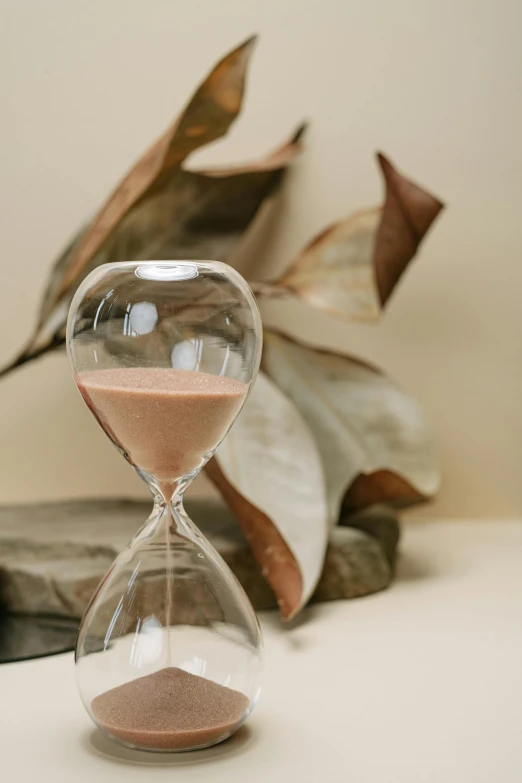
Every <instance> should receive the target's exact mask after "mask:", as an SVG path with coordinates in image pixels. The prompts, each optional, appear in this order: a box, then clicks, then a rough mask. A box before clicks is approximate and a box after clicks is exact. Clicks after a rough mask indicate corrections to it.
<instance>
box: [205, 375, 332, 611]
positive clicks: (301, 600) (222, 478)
mask: <svg viewBox="0 0 522 783" xmlns="http://www.w3.org/2000/svg"><path fill="white" fill-rule="evenodd" d="M206 470H207V472H208V475H209V476H210V478H211V479H212V480H213V481H214V482H215V484H216V486H217V487H218V489H219V490H220V492H221V494H222V495H223V497H224V499H225V500H226V502H227V503H228V504H229V505H230V507H231V508H232V510H233V511H234V513H235V514H236V516H237V518H238V522H239V524H240V525H241V527H242V528H243V530H244V532H245V535H246V536H247V539H248V541H249V543H250V546H251V547H252V551H253V553H254V555H255V557H256V559H257V561H258V562H259V564H260V566H261V568H262V570H263V574H264V575H265V577H266V579H267V581H268V582H269V584H270V585H271V586H272V588H273V590H274V592H275V594H276V596H277V599H278V601H279V605H280V609H281V614H282V616H283V617H284V618H286V619H289V618H290V617H292V616H293V615H295V614H296V613H297V612H298V611H299V609H301V608H302V607H303V606H304V604H305V603H306V602H307V600H308V599H309V597H310V596H311V594H312V593H313V590H314V588H315V585H316V584H317V580H318V579H319V576H320V574H321V570H322V565H323V560H324V553H325V550H326V543H327V536H328V526H327V510H326V500H325V488H324V479H323V474H322V469H321V463H320V458H319V454H318V452H317V448H316V445H315V443H314V439H313V437H312V435H311V433H310V430H309V428H308V427H307V425H306V424H305V422H304V421H303V418H302V417H301V415H300V414H299V412H298V411H297V409H296V408H295V407H294V406H293V404H292V403H291V402H290V401H289V400H288V399H287V398H286V397H285V395H284V394H283V393H282V392H281V391H280V389H278V388H277V386H275V385H274V384H273V383H272V382H271V381H270V380H269V379H268V378H266V377H265V376H264V375H263V374H262V373H260V375H259V376H258V379H257V381H256V383H255V385H254V387H253V389H252V392H251V394H250V396H249V398H248V400H247V402H246V404H245V407H244V408H243V410H242V411H241V414H240V416H239V418H238V420H237V421H236V423H235V424H234V427H233V428H232V430H231V431H230V432H229V434H228V435H227V437H226V438H225V440H224V442H223V443H222V444H221V446H220V447H219V449H218V451H217V453H216V456H215V457H214V460H212V461H211V462H210V463H209V464H208V465H207V468H206Z"/></svg>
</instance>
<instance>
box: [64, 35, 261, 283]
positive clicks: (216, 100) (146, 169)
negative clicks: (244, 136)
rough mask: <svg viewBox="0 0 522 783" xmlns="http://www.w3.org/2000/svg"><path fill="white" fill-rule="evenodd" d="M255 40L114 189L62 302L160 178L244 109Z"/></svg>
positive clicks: (219, 70) (76, 257) (227, 61)
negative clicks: (109, 238) (115, 229)
mask: <svg viewBox="0 0 522 783" xmlns="http://www.w3.org/2000/svg"><path fill="white" fill-rule="evenodd" d="M254 41H255V38H250V39H248V40H247V41H245V43H244V44H242V45H241V46H239V47H238V48H237V49H234V50H233V51H232V52H230V53H229V54H227V55H226V56H225V57H224V58H223V59H222V60H221V61H220V62H219V63H218V64H217V65H216V66H215V67H214V68H213V69H212V71H211V72H210V74H209V75H208V76H207V78H206V79H205V81H204V82H203V83H202V84H201V86H200V87H199V88H198V90H197V91H196V93H195V94H194V96H193V97H192V99H191V100H190V102H189V103H188V105H187V107H186V108H185V110H184V111H183V112H182V114H181V116H180V117H179V118H178V119H177V120H176V122H175V123H174V124H173V125H172V126H171V127H170V128H168V130H167V131H166V132H165V133H164V134H163V136H161V138H160V139H158V141H157V142H156V143H155V144H154V145H153V146H152V147H151V148H150V149H149V150H148V151H147V152H146V153H145V155H144V156H143V157H142V158H141V160H139V161H138V163H137V164H136V165H135V166H134V167H133V168H132V169H131V171H130V172H129V173H128V174H127V176H126V177H125V178H124V179H123V181H122V182H121V183H120V184H119V186H118V187H117V188H116V190H115V191H114V193H113V194H112V195H111V196H110V197H109V199H108V201H107V202H106V203H105V205H104V206H103V207H102V209H101V210H100V212H99V214H98V215H97V217H96V218H95V219H94V221H93V222H92V224H91V225H90V226H89V229H88V230H87V231H86V232H85V234H84V236H83V238H82V240H81V242H80V244H79V246H78V248H77V250H76V252H75V253H74V254H73V257H72V258H71V260H70V263H69V266H68V269H67V271H66V273H65V274H64V275H63V278H62V281H61V286H60V288H59V289H58V291H57V298H59V297H60V296H61V295H62V296H63V295H64V294H65V293H66V292H67V290H68V288H69V286H70V285H71V283H73V282H74V281H75V280H77V279H78V277H79V276H80V275H81V273H82V270H83V268H84V267H85V265H86V264H88V263H89V261H90V259H91V258H92V257H93V256H94V255H95V254H96V253H97V252H98V251H99V250H100V248H101V246H102V245H103V243H104V242H105V241H106V240H107V238H108V237H109V235H110V234H111V232H112V231H113V229H114V228H115V226H116V225H117V224H118V223H119V221H120V220H121V218H122V217H123V215H124V214H125V213H126V212H128V211H129V209H130V208H131V207H132V206H133V205H134V204H136V203H137V202H138V201H139V199H141V198H143V197H144V196H145V194H146V192H147V191H148V189H149V188H150V187H151V186H153V184H154V183H155V182H156V181H157V179H158V177H160V175H162V174H166V173H167V172H168V171H170V170H171V169H175V168H178V167H179V166H180V164H181V163H182V162H183V161H184V160H185V158H186V157H187V155H189V154H190V153H191V152H193V151H194V150H195V149H197V148H198V147H202V146H203V145H205V144H209V143H210V142H211V141H215V140H216V139H219V138H220V137H221V136H224V135H225V133H226V132H227V130H228V129H229V127H230V125H231V124H232V122H233V121H234V120H235V118H236V117H237V115H238V114H239V111H240V109H241V104H242V100H243V91H244V85H245V76H246V70H247V66H248V62H249V59H250V54H251V52H252V48H253V44H254Z"/></svg>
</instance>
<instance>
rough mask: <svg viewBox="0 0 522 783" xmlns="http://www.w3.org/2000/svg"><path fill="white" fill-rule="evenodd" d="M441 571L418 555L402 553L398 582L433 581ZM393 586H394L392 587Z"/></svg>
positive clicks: (399, 560) (397, 573) (398, 566)
mask: <svg viewBox="0 0 522 783" xmlns="http://www.w3.org/2000/svg"><path fill="white" fill-rule="evenodd" d="M438 573H440V569H439V568H437V566H436V565H435V564H434V563H433V562H432V561H429V560H428V559H427V558H426V557H422V556H421V555H419V554H418V553H415V554H413V553H409V552H401V553H400V554H399V556H398V558H397V570H396V573H395V581H396V582H420V581H423V580H425V579H432V578H433V577H434V576H437V575H438ZM392 586H393V585H392Z"/></svg>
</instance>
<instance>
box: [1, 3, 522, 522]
mask: <svg viewBox="0 0 522 783" xmlns="http://www.w3.org/2000/svg"><path fill="white" fill-rule="evenodd" d="M521 30H522V4H521V3H520V0H496V1H494V0H491V1H486V0H474V1H473V0H468V1H466V0H439V1H438V2H437V3H428V2H422V0H421V2H419V0H396V2H388V1H387V0H364V2H347V1H346V0H322V1H321V2H310V0H308V1H307V0H301V1H300V2H298V1H297V0H263V2H259V1H257V2H250V1H249V0H220V1H218V0H195V1H194V2H180V0H153V2H145V0H91V1H90V2H84V1H83V0H81V1H80V0H75V2H70V0H45V2H44V0H0V31H1V32H0V36H1V45H0V58H1V62H0V91H1V92H0V94H1V113H2V117H1V127H2V130H1V141H2V143H1V156H2V157H1V172H2V175H1V177H0V194H1V212H0V214H1V241H2V252H1V260H0V264H1V267H0V361H1V362H3V361H4V360H7V359H8V358H10V357H11V355H12V354H14V352H16V350H17V348H18V347H19V346H20V345H21V343H22V342H23V341H24V339H25V338H26V336H27V335H28V334H29V331H30V329H31V327H32V324H33V320H34V315H35V308H36V305H37V303H38V301H39V296H40V293H41V290H42V287H43V285H44V282H45V279H46V274H47V270H48V267H49V264H50V262H51V260H52V259H53V257H54V256H55V254H56V253H57V252H58V251H59V250H60V248H61V246H62V245H63V244H64V242H65V241H66V240H67V238H68V237H69V235H70V234H71V233H72V232H73V231H74V230H75V229H76V228H77V227H78V225H79V224H80V223H81V222H82V221H83V220H84V219H85V218H86V217H87V216H88V215H89V214H90V213H91V212H92V211H93V210H94V209H95V208H96V206H97V205H98V204H99V202H100V201H101V199H102V198H103V197H104V196H105V195H106V193H107V191H108V190H109V189H110V188H111V186H112V185H113V184H114V182H115V181H116V180H117V178H118V177H119V176H120V175H121V174H122V173H123V172H124V171H125V169H126V168H127V166H128V165H129V164H130V163H131V162H132V161H133V160H134V159H135V158H136V157H137V156H138V155H139V154H140V153H141V151H142V150H143V148H144V147H145V146H147V145H148V144H149V142H150V141H151V140H152V139H153V138H154V137H155V136H157V135H158V134H159V132H160V131H162V130H163V128H164V127H165V126H166V124H167V123H168V122H169V121H170V120H171V118H172V117H173V115H174V114H175V113H176V111H177V109H178V108H179V107H180V106H181V104H182V103H183V101H184V100H185V99H186V98H187V97H188V95H189V93H190V91H191V89H192V88H193V87H194V85H195V84H196V82H197V81H198V80H199V79H200V78H201V77H202V76H203V75H204V73H205V72H206V71H207V70H208V68H209V67H210V66H211V65H212V64H213V62H214V61H215V60H216V59H217V58H218V57H219V56H220V55H221V54H223V53H224V52H225V51H226V50H227V49H228V48H230V47H232V46H233V45H234V44H236V43H238V42H240V41H241V40H242V39H243V38H244V37H246V36H247V35H248V34H250V33H251V32H254V31H259V32H260V33H261V41H260V45H259V46H258V50H257V52H256V55H255V59H254V63H253V70H252V73H251V79H250V84H249V91H248V100H247V106H246V112H245V114H244V116H243V117H242V119H241V120H240V122H239V123H238V125H237V126H236V128H235V130H234V133H233V136H232V137H231V138H229V139H227V140H225V141H224V142H223V143H220V144H217V145H215V146H214V147H213V148H209V149H208V150H206V151H205V152H204V153H203V154H202V155H200V156H198V162H199V161H205V163H209V164H210V163H214V162H215V163H221V162H224V161H229V160H240V159H244V158H247V157H249V156H251V155H256V154H260V153H262V152H263V151H265V150H268V149H270V148H271V147H272V146H274V145H275V144H277V143H279V141H280V140H281V139H282V138H284V137H285V136H286V135H287V134H288V132H289V131H290V130H291V129H292V128H293V126H295V124H296V123H297V122H298V121H299V120H300V119H301V118H303V117H307V118H309V119H310V120H311V123H312V124H311V132H310V134H309V136H308V141H307V145H308V149H307V152H306V154H305V156H304V157H303V158H302V159H301V161H300V163H299V165H298V167H297V168H296V170H295V171H294V173H293V175H292V177H291V179H290V180H289V181H288V186H287V188H286V192H285V198H284V202H283V203H282V211H281V217H282V218H284V220H283V219H282V220H281V221H280V222H279V224H278V226H277V231H276V233H275V235H274V237H273V239H272V240H271V242H270V243H269V246H268V247H267V248H266V249H265V252H266V256H267V258H269V259H270V260H271V263H273V264H274V266H277V265H278V264H282V263H283V262H284V261H285V260H289V259H290V258H291V257H292V255H293V254H294V253H295V252H296V251H297V250H298V248H299V247H300V246H301V245H302V244H303V243H304V242H305V241H306V240H307V238H309V237H310V235H311V234H312V233H313V232H316V231H317V230H319V229H320V228H322V227H323V226H324V225H325V223H327V222H329V221H331V220H333V219H335V218H337V217H340V216H343V215H345V214H347V213H349V212H350V211H351V210H353V209H355V208H358V207H360V206H363V205H366V204H371V203H373V202H376V201H377V200H379V198H380V195H381V191H380V182H379V178H378V174H377V171H376V168H375V165H374V163H373V160H372V154H373V152H374V150H375V149H376V148H382V149H384V150H385V151H386V152H387V153H389V155H391V156H392V158H393V159H394V160H395V162H396V163H397V164H398V165H399V166H400V167H401V168H402V169H403V170H404V171H405V172H408V173H410V174H411V175H413V176H414V177H415V178H417V179H418V180H419V181H421V182H422V183H424V184H426V185H428V186H429V187H431V189H433V190H434V191H435V192H436V193H438V194H439V195H440V196H442V197H443V198H445V199H446V200H447V202H448V203H449V209H448V211H447V212H446V213H445V214H444V216H443V218H442V219H441V220H440V222H439V224H438V225H437V226H436V228H435V230H434V231H433V234H432V235H431V236H430V237H429V239H428V241H427V243H426V245H425V247H424V248H423V250H422V252H421V254H420V256H419V258H418V259H417V262H416V263H415V265H414V266H413V267H412V268H411V270H410V273H409V274H408V275H407V278H406V279H405V280H404V284H403V285H402V287H401V288H400V290H399V291H398V294H397V296H396V297H395V298H394V300H393V302H392V303H391V307H390V309H389V312H388V313H387V316H386V318H385V320H384V322H383V323H382V324H380V325H379V326H376V327H361V326H346V325H340V324H339V323H337V322H332V321H329V320H328V319H327V318H325V317H323V316H321V315H319V314H310V311H308V310H305V309H304V308H301V307H299V306H297V305H296V306H293V307H291V308H288V307H286V306H285V307H284V309H283V307H282V306H281V305H278V306H277V307H276V306H275V305H273V306H271V308H270V312H269V313H268V315H269V316H270V318H272V319H273V320H276V321H277V320H278V319H279V321H281V320H286V323H287V325H288V326H289V327H291V328H293V329H295V330H296V331H298V332H299V333H300V334H301V335H302V336H303V337H307V338H309V339H311V340H316V341H320V342H323V343H326V344H331V345H333V346H335V347H337V348H341V349H342V348H345V349H347V350H349V351H350V352H354V353H358V354H360V355H362V356H363V357H366V358H369V359H372V360H373V361H375V362H377V363H379V364H380V365H382V366H383V367H384V368H385V369H386V370H388V371H389V372H390V373H391V374H393V375H394V376H395V377H396V378H397V379H398V380H399V381H400V382H401V383H402V384H403V385H404V386H405V387H407V388H408V389H410V390H411V392H412V393H414V394H416V395H417V396H418V398H419V399H420V401H421V402H422V404H423V406H424V409H425V411H426V414H427V416H428V417H429V419H430V420H431V422H432V426H433V430H434V433H435V438H436V442H437V447H438V452H439V455H440V460H441V464H442V468H443V479H444V484H443V489H442V491H441V493H440V497H439V500H438V501H437V503H435V504H433V505H432V506H430V507H428V508H425V509H424V510H423V511H422V513H423V514H424V515H429V516H441V515H446V516H468V517H469V516H504V517H510V516H515V515H519V514H520V513H521V512H522V490H521V485H522V481H521V466H522V395H521V391H522V389H521V386H522V351H521V346H522V329H521V326H522V324H521V320H522V319H521V314H520V313H521V308H520V304H519V302H520V297H521V293H522V258H521V249H522V220H521V214H522V151H521V144H522V142H521V139H522V104H521V102H520V96H521V94H522V47H521V46H520V31H521ZM144 491H145V490H144V489H143V488H142V486H141V484H140V482H139V480H138V479H137V478H136V477H135V476H134V474H133V473H132V471H131V469H130V468H129V467H128V466H127V465H126V464H125V463H124V461H123V460H122V459H121V457H120V456H119V455H118V454H117V453H116V451H115V450H114V449H113V448H112V447H111V446H110V444H109V442H108V441H107V440H106V438H105V436H104V435H103V434H102V433H101V431H98V429H97V428H96V426H95V425H94V422H93V420H92V419H91V417H90V415H89V414H88V412H87V410H86V408H85V407H84V406H83V403H82V402H81V400H80V399H79V396H78V395H77V393H76V391H75V389H74V387H73V384H72V381H71V380H70V376H69V371H68V366H67V364H66V360H65V357H64V356H54V357H50V358H47V359H45V360H43V361H42V362H40V363H38V364H34V365H33V366H31V367H29V368H27V369H25V370H22V371H20V372H18V373H17V374H15V375H12V376H11V377H10V378H8V379H6V380H4V381H3V382H0V502H18V501H22V500H23V499H24V498H30V499H44V498H46V499H47V498H56V497H65V496H67V497H78V496H89V495H91V496H92V495H140V494H143V493H144Z"/></svg>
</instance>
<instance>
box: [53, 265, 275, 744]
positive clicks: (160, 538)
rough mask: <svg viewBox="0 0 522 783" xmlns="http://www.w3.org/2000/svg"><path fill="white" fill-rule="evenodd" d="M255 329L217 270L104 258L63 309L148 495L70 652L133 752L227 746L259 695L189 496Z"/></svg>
mask: <svg viewBox="0 0 522 783" xmlns="http://www.w3.org/2000/svg"><path fill="white" fill-rule="evenodd" d="M260 335H261V329H260V319H259V313H258V309H257V305H256V303H255V300H254V298H253V295H252V293H251V291H250V289H249V287H248V285H247V284H246V283H245V281H244V280H243V278H242V277H241V276H240V275H239V274H238V273H237V272H235V271H234V270H233V269H231V268H230V267H228V266H226V265H225V264H221V263H217V262H200V261H197V262H195V261H190V262H189V261H175V262H174V261H172V262H165V261H158V262H155V261H145V262H131V263H116V264H106V265H104V266H101V267H98V268H97V269H96V270H94V271H93V272H91V274H90V275H89V276H88V277H87V278H86V279H85V281H84V282H83V283H82V285H81V286H80V288H79V289H78V291H77V293H76V295H75V297H74V300H73V302H72V304H71V309H70V313H69V321H68V325H67V346H68V352H69V359H70V362H71V365H72V369H73V373H74V380H75V381H76V384H77V386H78V389H79V391H80V393H81V395H82V397H83V399H84V400H85V402H86V404H87V405H88V407H89V409H90V410H91V411H92V413H93V414H94V416H95V418H96V419H97V421H98V422H99V424H100V425H101V426H102V428H103V429H104V430H105V432H106V433H107V435H108V436H109V438H110V439H111V440H112V441H113V443H114V444H115V445H116V446H117V448H118V449H119V451H120V452H121V453H122V455H123V456H124V457H125V459H126V460H127V461H128V462H130V464H131V465H132V466H133V467H134V468H135V469H136V471H137V472H138V473H139V475H140V476H141V477H142V478H143V479H144V480H145V481H146V483H147V484H148V486H149V488H150V490H151V492H152V495H153V498H154V507H153V510H152V513H151V515H150V517H149V519H148V520H147V521H146V522H145V524H144V525H143V527H142V528H141V529H140V530H139V531H138V532H137V533H136V535H135V537H134V539H133V540H132V542H131V543H130V545H129V547H128V548H127V549H126V550H125V551H124V552H122V553H121V554H120V556H119V557H118V558H117V559H116V561H115V562H114V564H113V565H112V567H111V568H110V570H109V571H108V573H107V574H106V576H105V577H104V578H103V580H102V582H101V584H100V585H99V587H98V588H97V590H96V593H95V594H94V596H93V598H92V599H91V602H90V604H89V606H88V608H87V610H86V612H85V615H84V617H83V620H82V623H81V627H80V632H79V636H78V643H77V648H76V672H77V681H78V687H79V691H80V695H81V698H82V700H83V703H84V705H85V708H86V710H87V712H88V713H89V715H90V716H91V718H92V719H93V721H94V722H95V723H96V724H97V726H98V727H99V728H100V729H102V730H103V731H105V732H106V733H107V734H109V735H110V736H111V737H112V738H113V739H115V740H117V741H119V742H121V743H123V744H125V745H128V746H131V747H135V748H139V749H142V750H151V751H180V750H193V749H197V748H203V747H207V746H209V745H213V744H215V743H217V742H221V741H222V740H224V739H226V738H227V737H229V736H230V735H231V734H232V733H233V732H234V731H236V730H237V729H238V727H239V726H240V725H241V724H242V723H243V722H244V721H245V720H246V719H247V717H248V715H249V714H250V712H251V711H252V709H253V708H254V706H255V704H256V700H257V698H258V695H259V691H260V685H261V647H262V642H261V632H260V629H259V625H258V622H257V619H256V616H255V613H254V611H253V609H252V606H251V604H250V602H249V600H248V598H247V596H246V595H245V593H244V591H243V589H242V587H241V586H240V584H239V582H238V581H237V580H236V578H235V577H234V575H233V574H232V572H231V571H230V570H229V568H228V566H227V565H226V564H225V563H224V561H223V560H222V559H221V557H220V556H219V555H218V553H217V552H216V551H215V550H214V549H213V548H212V546H211V545H210V544H209V543H208V541H207V540H206V539H205V538H204V537H203V535H202V534H201V533H200V532H199V530H198V529H197V527H196V526H195V524H194V523H193V522H192V521H191V520H190V519H189V518H188V516H187V514H186V513H185V510H184V508H183V493H184V491H185V489H186V487H187V486H188V484H189V483H190V482H191V481H192V480H193V479H194V477H195V476H196V475H197V473H198V472H199V471H200V470H201V468H202V466H203V465H204V464H205V462H206V461H207V460H208V459H210V457H211V456H212V454H213V453H214V451H215V449H216V448H217V446H218V444H219V443H220V441H221V440H222V439H223V438H224V436H225V435H226V433H227V431H228V429H229V428H230V426H231V425H232V423H233V421H234V419H235V418H236V416H237V415H238V413H239V411H240V410H241V407H242V405H243V403H244V402H245V399H246V396H247V394H248V391H249V388H250V385H251V384H252V382H253V381H254V379H255V375H256V373H257V369H258V366H259V356H260V343H261V339H260Z"/></svg>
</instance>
